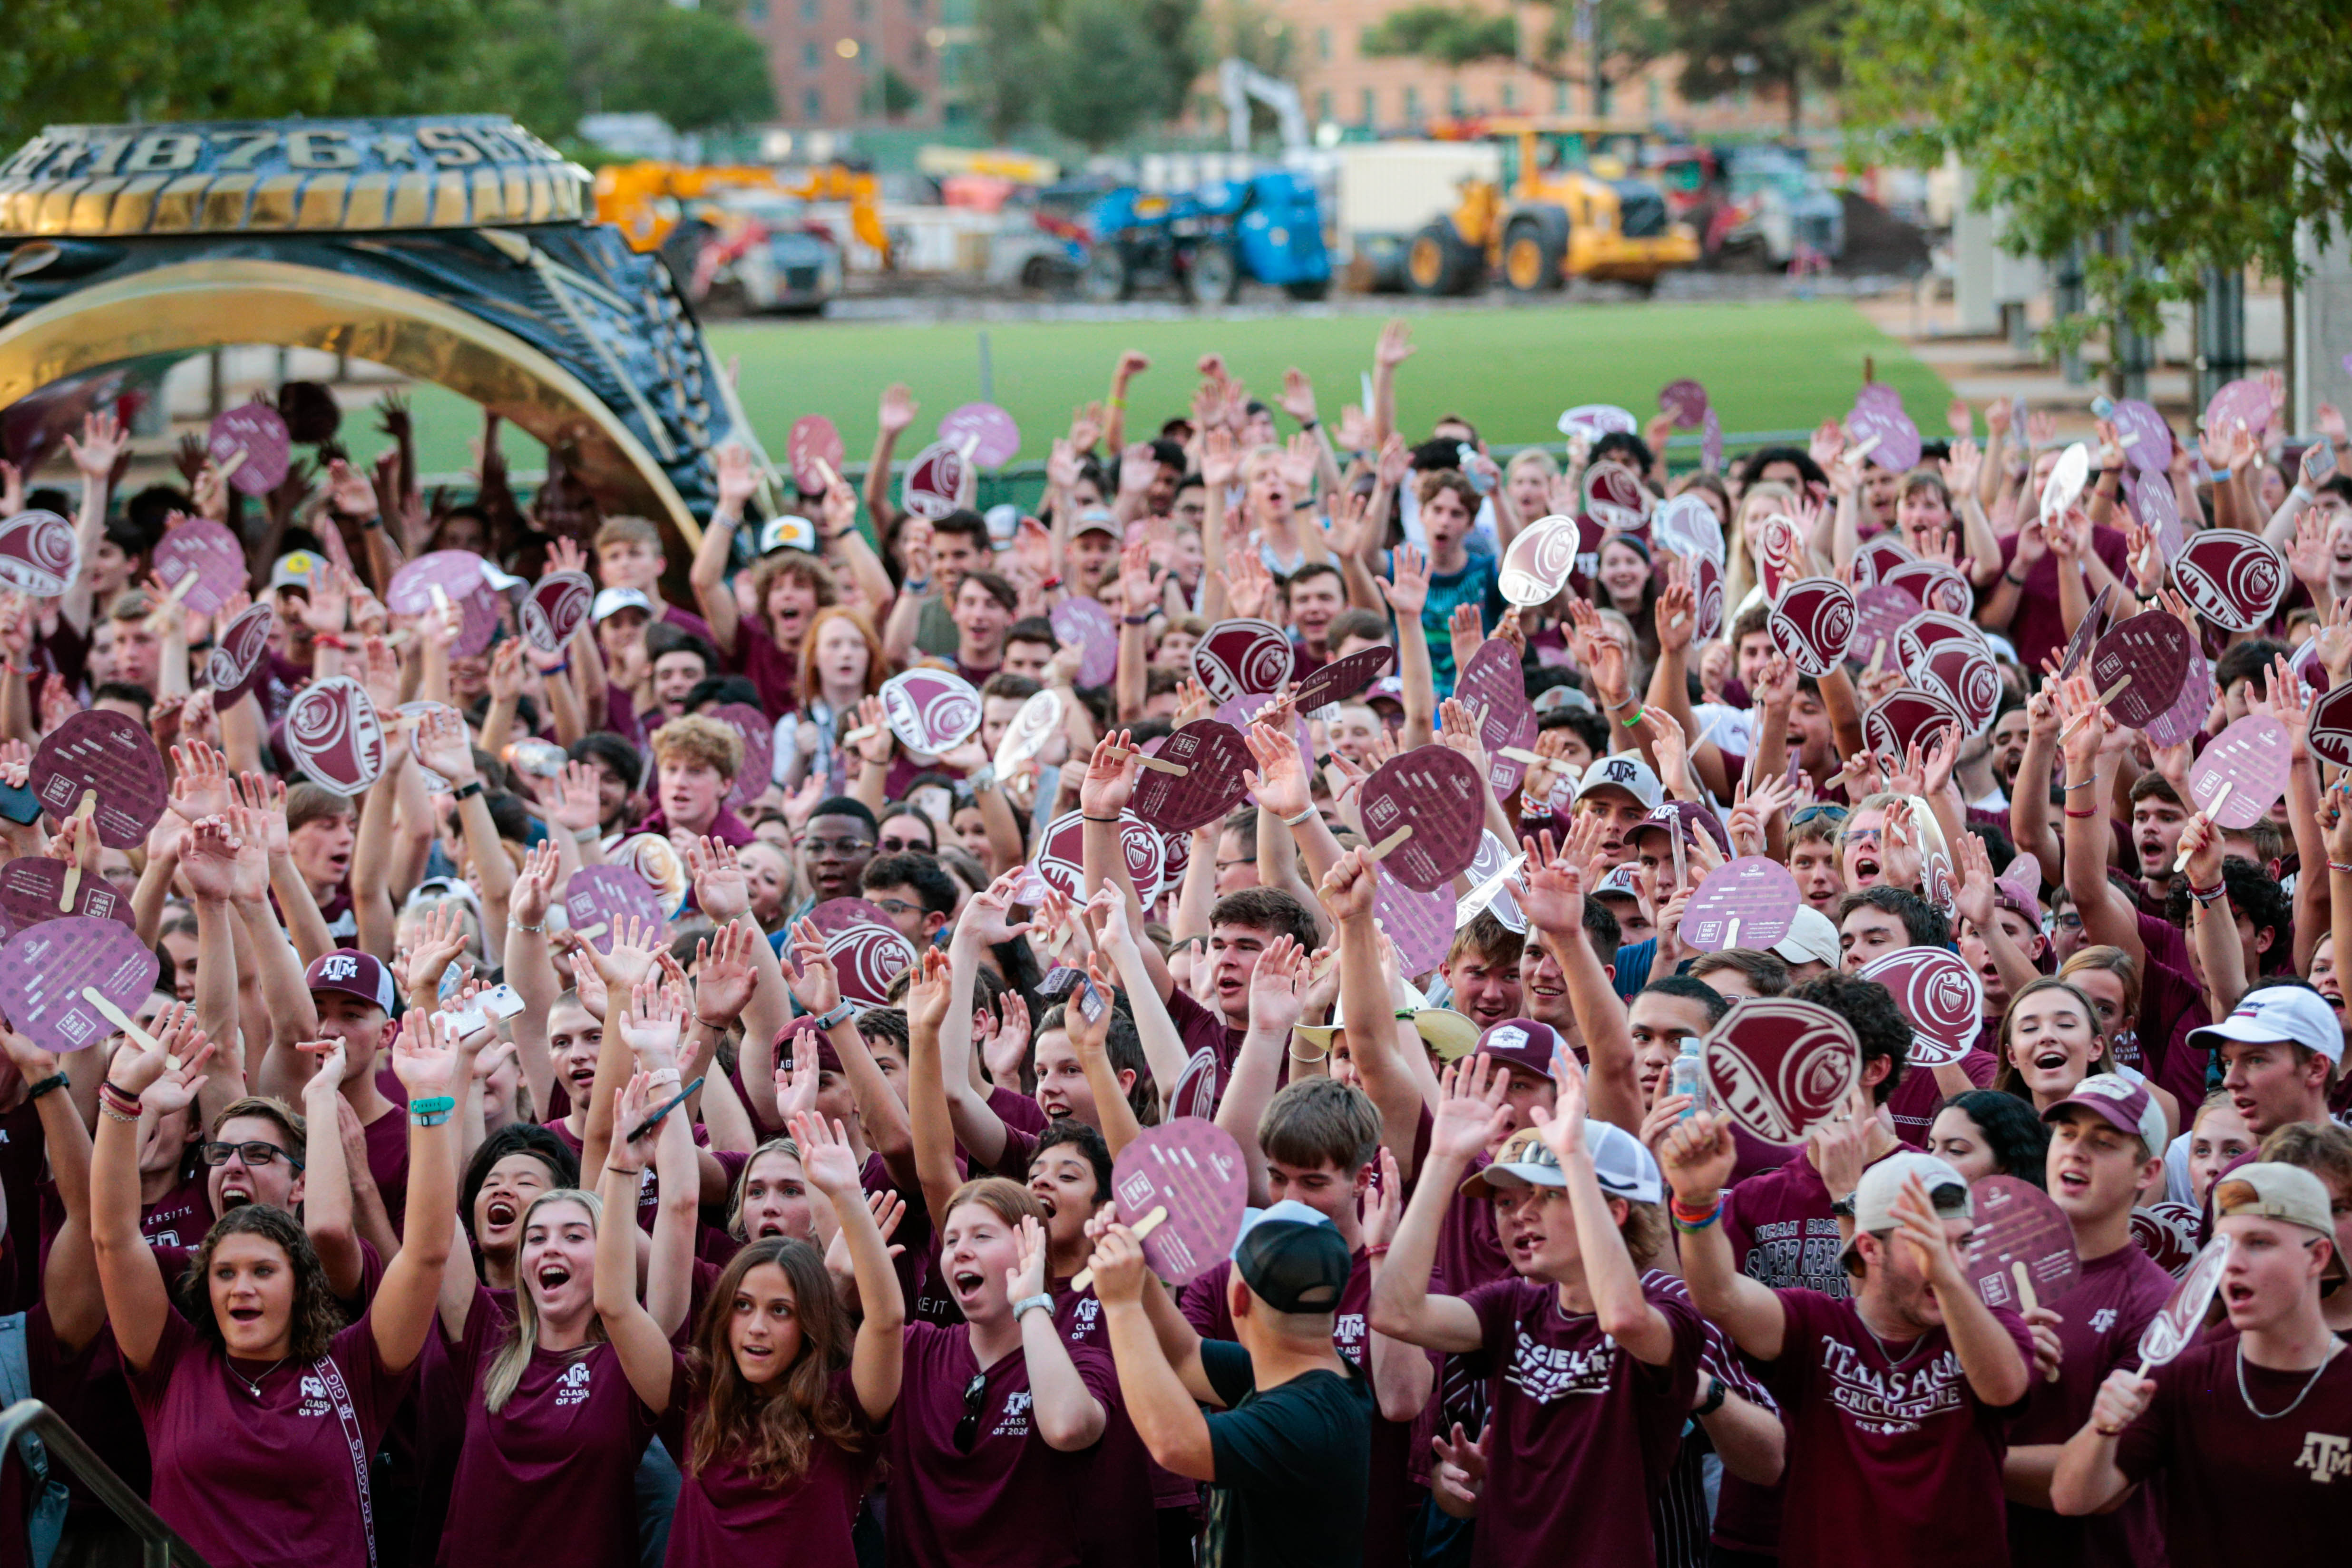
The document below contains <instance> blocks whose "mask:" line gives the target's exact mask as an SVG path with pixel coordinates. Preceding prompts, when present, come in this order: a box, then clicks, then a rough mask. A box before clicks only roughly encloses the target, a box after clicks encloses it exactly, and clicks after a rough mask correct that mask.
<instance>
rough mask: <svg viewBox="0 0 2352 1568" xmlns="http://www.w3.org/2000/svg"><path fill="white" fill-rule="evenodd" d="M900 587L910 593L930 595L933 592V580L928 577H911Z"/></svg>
mask: <svg viewBox="0 0 2352 1568" xmlns="http://www.w3.org/2000/svg"><path fill="white" fill-rule="evenodd" d="M898 586H899V587H901V588H903V589H905V590H906V591H908V592H909V593H929V591H931V580H930V579H929V578H928V577H910V578H908V580H906V581H904V582H902V583H900V584H899V585H898Z"/></svg>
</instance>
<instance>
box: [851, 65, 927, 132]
mask: <svg viewBox="0 0 2352 1568" xmlns="http://www.w3.org/2000/svg"><path fill="white" fill-rule="evenodd" d="M922 101H923V95H922V94H921V93H920V92H919V91H917V90H916V88H915V84H914V83H912V82H910V81H908V79H907V78H905V77H902V76H900V75H899V74H898V67H896V66H884V67H883V68H882V78H881V79H880V80H879V81H875V82H869V83H868V84H866V97H865V99H864V106H865V110H866V113H868V114H878V115H880V116H881V117H882V118H883V119H885V120H898V119H900V118H902V117H904V116H906V115H908V114H911V113H913V112H914V111H915V109H916V106H917V105H919V104H920V103H921V102H922Z"/></svg>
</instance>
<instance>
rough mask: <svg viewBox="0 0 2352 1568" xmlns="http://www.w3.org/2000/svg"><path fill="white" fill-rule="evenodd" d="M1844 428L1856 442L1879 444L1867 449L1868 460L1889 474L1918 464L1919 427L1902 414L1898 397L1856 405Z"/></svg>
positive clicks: (1847, 416) (1906, 415)
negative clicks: (1874, 442)
mask: <svg viewBox="0 0 2352 1568" xmlns="http://www.w3.org/2000/svg"><path fill="white" fill-rule="evenodd" d="M1845 427H1846V429H1847V431H1848V432H1849V433H1851V434H1853V438H1854V439H1855V440H1856V441H1869V440H1871V439H1873V438H1876V440H1877V442H1878V444H1877V445H1876V446H1874V447H1872V448H1871V450H1870V461H1871V462H1872V463H1873V464H1874V465H1876V466H1877V467H1879V468H1882V469H1885V471H1886V472H1887V473H1890V474H1901V473H1904V472H1905V471H1906V470H1908V469H1912V468H1916V467H1917V466H1918V465H1919V427H1918V426H1917V425H1916V424H1914V423H1911V416H1910V415H1909V414H1907V413H1904V412H1903V404H1902V402H1901V400H1900V399H1899V398H1892V399H1887V400H1885V401H1873V402H1869V403H1860V402H1858V403H1856V404H1855V405H1854V409H1853V413H1849V414H1847V415H1846V418H1845Z"/></svg>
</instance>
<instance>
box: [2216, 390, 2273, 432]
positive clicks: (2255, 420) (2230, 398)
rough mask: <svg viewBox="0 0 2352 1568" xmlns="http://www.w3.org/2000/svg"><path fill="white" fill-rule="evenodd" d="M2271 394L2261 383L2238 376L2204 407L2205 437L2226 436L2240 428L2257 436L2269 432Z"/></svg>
mask: <svg viewBox="0 0 2352 1568" xmlns="http://www.w3.org/2000/svg"><path fill="white" fill-rule="evenodd" d="M2271 413H2272V409H2271V394H2270V392H2269V391H2268V389H2266V388H2265V387H2264V386H2263V383H2262V382H2258V381H2254V380H2252V379H2251V378H2248V377H2244V376H2241V377H2240V378H2239V379H2238V380H2236V381H2234V382H2228V383H2227V384H2225V385H2224V386H2223V387H2222V388H2221V391H2219V392H2215V393H2214V394H2213V396H2212V398H2211V399H2210V401H2209V402H2207V403H2206V404H2205V434H2208V435H2213V436H2227V435H2228V434H2230V432H2231V431H2232V430H2235V429H2236V428H2237V427H2238V426H2239V425H2240V424H2243V425H2244V426H2245V427H2246V428H2247V429H2248V430H2250V431H2252V433H2253V434H2256V435H2260V434H2262V433H2263V431H2265V430H2268V429H2269V428H2270V423H2271Z"/></svg>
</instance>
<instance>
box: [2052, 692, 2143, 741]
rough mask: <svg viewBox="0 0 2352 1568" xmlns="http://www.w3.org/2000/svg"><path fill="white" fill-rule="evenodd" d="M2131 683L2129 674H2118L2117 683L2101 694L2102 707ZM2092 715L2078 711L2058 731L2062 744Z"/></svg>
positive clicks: (2114, 698) (2100, 702) (2100, 704)
mask: <svg viewBox="0 0 2352 1568" xmlns="http://www.w3.org/2000/svg"><path fill="white" fill-rule="evenodd" d="M2131 683H2132V678H2131V677H2130V676H2129V675H2117V676H2116V684H2115V685H2111V686H2109V687H2108V688H2107V689H2106V690H2105V691H2103V692H2101V693H2100V694H2099V706H2101V707H2105V706H2107V705H2108V704H2109V703H2111V702H2113V701H2115V700H2116V693H2118V692H2120V691H2122V690H2123V689H2124V688H2125V687H2126V686H2127V685H2131ZM2088 717H2090V715H2089V714H2088V713H2078V714H2076V715H2075V716H2074V717H2073V718H2071V719H2069V720H2067V722H2066V727H2065V728H2063V729H2062V730H2060V731H2059V732H2058V739H2059V742H2060V744H2062V745H2063V744H2064V742H2065V739H2066V737H2068V736H2070V735H2072V734H2074V731H2075V730H2077V729H2079V728H2081V727H2082V724H2083V721H2084V719H2086V718H2088Z"/></svg>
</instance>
